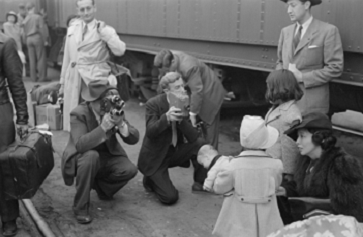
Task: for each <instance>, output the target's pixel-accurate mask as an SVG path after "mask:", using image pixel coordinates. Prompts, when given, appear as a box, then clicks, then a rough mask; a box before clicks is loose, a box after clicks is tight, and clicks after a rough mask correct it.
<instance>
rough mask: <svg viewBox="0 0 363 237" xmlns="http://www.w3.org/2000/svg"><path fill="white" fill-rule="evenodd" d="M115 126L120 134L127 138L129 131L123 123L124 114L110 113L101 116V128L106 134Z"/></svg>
mask: <svg viewBox="0 0 363 237" xmlns="http://www.w3.org/2000/svg"><path fill="white" fill-rule="evenodd" d="M115 126H117V127H118V129H119V131H120V133H121V134H122V135H123V136H124V137H127V136H128V135H129V129H128V126H127V124H126V122H125V114H124V113H122V114H121V115H111V114H110V113H106V114H105V115H104V116H103V119H102V122H101V127H102V129H103V130H104V131H105V132H108V131H109V130H111V129H112V128H114V127H115Z"/></svg>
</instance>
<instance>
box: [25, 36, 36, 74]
mask: <svg viewBox="0 0 363 237" xmlns="http://www.w3.org/2000/svg"><path fill="white" fill-rule="evenodd" d="M26 45H27V48H28V55H29V68H30V78H31V80H32V81H37V54H36V49H35V44H34V39H33V36H28V37H27V39H26Z"/></svg>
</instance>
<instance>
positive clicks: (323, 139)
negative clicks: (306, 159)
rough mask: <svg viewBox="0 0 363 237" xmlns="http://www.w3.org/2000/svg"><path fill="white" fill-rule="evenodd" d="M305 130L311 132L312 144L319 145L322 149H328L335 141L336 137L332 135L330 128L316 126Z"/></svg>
mask: <svg viewBox="0 0 363 237" xmlns="http://www.w3.org/2000/svg"><path fill="white" fill-rule="evenodd" d="M307 130H308V131H309V132H310V133H311V134H313V136H312V137H311V139H312V142H313V143H314V145H316V146H321V148H322V149H323V150H324V151H325V150H330V149H331V148H333V147H334V146H335V144H336V143H337V139H336V137H334V136H333V132H332V131H331V130H326V129H324V130H323V129H316V128H308V129H307Z"/></svg>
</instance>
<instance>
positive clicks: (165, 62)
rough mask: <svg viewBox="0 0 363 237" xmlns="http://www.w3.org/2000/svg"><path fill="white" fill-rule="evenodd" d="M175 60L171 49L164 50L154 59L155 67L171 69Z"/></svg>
mask: <svg viewBox="0 0 363 237" xmlns="http://www.w3.org/2000/svg"><path fill="white" fill-rule="evenodd" d="M173 58H174V56H173V53H172V52H171V51H170V50H169V49H162V50H161V51H160V52H159V53H158V54H157V55H156V56H155V58H154V66H155V67H157V68H162V67H169V66H170V62H171V60H173Z"/></svg>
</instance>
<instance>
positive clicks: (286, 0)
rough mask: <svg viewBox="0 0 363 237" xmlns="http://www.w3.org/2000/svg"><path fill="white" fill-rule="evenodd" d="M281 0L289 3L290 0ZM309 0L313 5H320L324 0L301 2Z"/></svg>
mask: <svg viewBox="0 0 363 237" xmlns="http://www.w3.org/2000/svg"><path fill="white" fill-rule="evenodd" d="M281 1H283V2H284V3H287V2H288V1H289V0H281ZM308 1H309V2H310V3H311V6H315V5H319V4H321V2H322V0H300V2H308Z"/></svg>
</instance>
